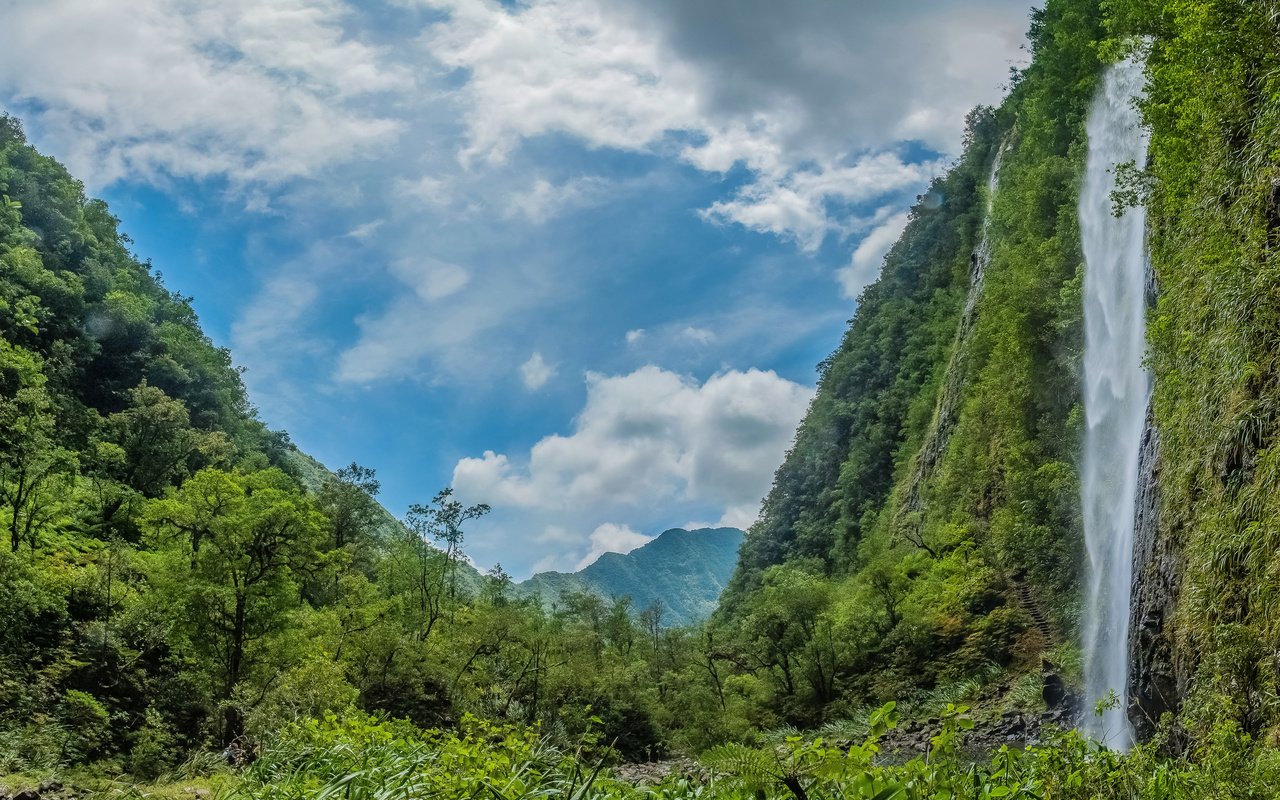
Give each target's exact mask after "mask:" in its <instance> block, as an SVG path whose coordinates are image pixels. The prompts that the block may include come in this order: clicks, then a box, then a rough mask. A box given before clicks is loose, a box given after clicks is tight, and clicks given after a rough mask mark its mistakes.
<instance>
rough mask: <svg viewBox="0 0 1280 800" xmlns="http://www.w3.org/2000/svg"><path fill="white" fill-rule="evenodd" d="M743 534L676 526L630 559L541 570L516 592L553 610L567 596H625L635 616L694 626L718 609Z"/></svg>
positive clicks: (611, 556)
mask: <svg viewBox="0 0 1280 800" xmlns="http://www.w3.org/2000/svg"><path fill="white" fill-rule="evenodd" d="M742 536H743V533H742V531H740V530H738V529H737V528H700V529H698V530H693V531H686V530H683V529H681V528H672V529H671V530H668V531H664V532H663V533H662V534H660V535H659V536H657V537H655V538H654V539H653V541H651V542H648V543H647V544H645V545H644V546H642V547H639V548H637V549H635V550H632V551H631V552H630V553H627V554H626V555H623V554H621V553H605V554H603V555H601V556H600V558H599V559H597V560H596V561H594V562H592V563H591V564H588V565H587V566H586V567H583V568H582V569H580V570H578V571H577V572H540V573H538V574H537V575H534V576H533V577H532V578H530V579H529V580H527V581H523V582H521V583H519V584H516V586H515V589H516V591H517V592H518V593H519V594H520V595H522V596H531V597H536V598H538V599H539V600H540V601H541V602H542V604H543V605H544V606H551V607H554V606H555V605H556V604H557V603H558V602H559V601H560V598H561V596H562V595H564V594H566V593H575V592H592V593H594V594H597V595H599V596H601V597H604V598H610V599H612V598H622V597H626V598H629V599H630V601H631V607H632V608H633V609H634V610H635V611H636V612H637V613H639V612H641V611H645V610H648V611H649V612H650V613H651V614H652V613H654V612H655V611H656V612H657V615H658V620H657V621H658V623H659V624H661V625H663V626H667V627H672V626H676V627H678V626H684V625H695V624H697V623H700V622H702V621H704V620H706V619H707V618H708V617H710V616H711V612H713V611H715V609H716V603H717V601H718V600H719V597H720V592H721V591H723V590H724V586H725V584H726V583H727V582H728V580H729V576H730V575H731V574H732V573H733V569H734V565H736V564H737V561H738V547H739V546H740V545H741V544H742ZM655 604H656V605H655Z"/></svg>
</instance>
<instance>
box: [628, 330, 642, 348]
mask: <svg viewBox="0 0 1280 800" xmlns="http://www.w3.org/2000/svg"><path fill="white" fill-rule="evenodd" d="M644 337H645V330H644V328H635V329H633V330H629V331H627V335H626V340H627V344H629V345H637V344H640V341H641V340H642V339H644Z"/></svg>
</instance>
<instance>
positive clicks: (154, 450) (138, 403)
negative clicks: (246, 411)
mask: <svg viewBox="0 0 1280 800" xmlns="http://www.w3.org/2000/svg"><path fill="white" fill-rule="evenodd" d="M128 399H129V405H128V407H127V408H125V409H124V410H123V411H119V412H116V413H115V414H112V415H110V416H109V417H107V424H106V430H107V434H108V437H109V439H110V441H111V442H112V443H114V444H116V445H119V446H120V448H121V449H122V450H123V451H124V459H123V461H122V462H121V463H119V464H118V465H117V470H118V475H117V476H116V477H118V479H119V480H120V481H121V482H122V483H124V484H126V485H128V486H130V487H132V488H134V489H136V490H137V491H139V492H142V494H144V495H146V496H147V497H158V496H159V495H160V494H162V493H163V492H164V490H165V489H166V488H168V487H169V486H171V485H173V484H176V483H180V482H181V481H182V480H183V479H184V478H186V477H187V475H188V474H190V470H191V468H192V467H193V466H195V467H197V468H198V467H200V466H206V465H213V464H216V463H218V462H219V461H222V460H224V459H225V457H226V456H227V455H229V454H230V450H231V443H230V441H229V440H228V439H227V437H226V434H223V433H221V432H215V433H205V432H203V431H198V430H195V429H194V428H192V427H191V416H190V414H189V413H188V412H187V406H186V404H184V403H183V402H182V401H181V400H174V399H173V398H171V397H169V396H168V395H167V394H165V393H164V391H163V390H161V389H159V388H158V387H155V386H148V385H147V383H146V382H145V381H144V382H143V383H141V384H139V385H137V386H135V387H134V388H132V389H130V390H129V392H128Z"/></svg>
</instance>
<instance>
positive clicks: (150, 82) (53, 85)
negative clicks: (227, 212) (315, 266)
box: [0, 0, 414, 205]
mask: <svg viewBox="0 0 1280 800" xmlns="http://www.w3.org/2000/svg"><path fill="white" fill-rule="evenodd" d="M4 14H5V20H4V25H3V26H2V27H0V91H4V92H5V93H6V94H7V95H8V96H9V97H10V98H12V99H14V100H16V101H17V102H19V103H25V102H32V103H35V104H37V105H38V107H39V109H40V110H39V112H38V113H37V119H38V122H39V125H40V127H41V129H42V131H43V133H44V136H45V137H46V139H47V140H49V141H51V142H53V143H54V144H55V147H56V150H57V151H58V152H59V154H60V155H61V157H62V158H63V159H64V160H65V161H67V162H68V165H69V166H70V168H71V170H72V172H73V173H75V174H76V175H78V176H80V177H82V178H84V179H86V180H87V181H88V182H89V183H90V184H91V185H95V186H101V185H105V184H108V183H110V182H112V181H114V180H117V179H119V178H121V177H124V176H126V175H127V176H129V177H130V178H131V179H133V180H145V179H148V178H151V179H155V180H163V179H164V178H165V177H166V176H176V177H190V178H206V177H227V178H229V179H230V180H231V181H232V182H233V183H234V184H238V185H245V184H248V183H251V182H266V183H274V182H279V181H283V180H287V179H290V178H295V177H305V176H312V175H315V174H316V173H317V172H318V171H320V170H322V169H324V168H325V167H327V166H330V165H333V164H337V163H342V162H345V161H349V160H353V159H361V158H365V157H367V156H368V155H369V154H371V153H377V152H379V151H382V150H383V149H384V148H385V147H386V146H387V145H389V144H391V143H392V142H394V140H395V139H396V137H397V135H398V134H399V133H400V132H401V131H403V129H404V125H403V123H402V122H401V121H400V120H398V119H396V118H395V117H394V116H393V115H392V114H388V113H383V112H380V111H374V110H371V109H372V105H373V101H375V100H377V99H378V98H381V97H383V96H386V95H388V94H390V93H405V92H408V91H410V90H411V89H412V88H413V85H414V81H413V79H412V77H411V75H410V73H409V72H408V71H407V70H406V69H404V68H403V67H400V66H398V65H396V64H394V63H391V62H390V60H389V58H388V54H387V53H386V52H384V51H383V50H380V49H378V48H375V47H372V46H370V45H368V44H365V43H363V42H361V41H359V40H357V39H355V38H351V37H348V36H347V35H346V33H345V30H344V27H343V26H344V21H345V18H346V17H347V16H348V14H349V10H348V8H347V6H346V5H344V4H343V3H341V2H338V0H278V2H272V3H265V4H264V3H259V2H255V1H254V0H227V1H226V2H219V3H200V4H192V3H186V2H180V0H135V2H131V3H129V4H128V10H127V12H124V11H123V10H122V8H121V7H119V6H118V5H117V4H115V3H111V2H105V1H104V0H45V1H44V2H40V3H17V4H9V5H8V7H7V8H6V10H5V12H4ZM256 202H258V203H259V205H260V199H259V200H258V201H256Z"/></svg>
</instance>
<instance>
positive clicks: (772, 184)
mask: <svg viewBox="0 0 1280 800" xmlns="http://www.w3.org/2000/svg"><path fill="white" fill-rule="evenodd" d="M943 167H944V165H943V163H942V162H937V161H929V162H917V163H906V162H904V161H903V160H902V158H901V157H900V156H898V155H897V154H895V153H878V154H875V155H869V156H865V157H863V158H862V159H860V160H859V161H858V162H857V163H855V164H853V165H852V166H843V165H840V164H827V165H825V166H821V167H818V168H813V169H806V170H803V171H799V172H794V173H791V174H787V175H784V176H782V177H776V178H775V177H769V178H761V179H759V180H757V181H756V182H755V183H753V184H751V185H749V186H747V187H745V188H744V189H742V190H741V191H739V193H738V194H737V195H736V196H735V197H734V198H733V199H731V200H720V201H717V202H716V203H714V204H712V205H711V207H710V208H708V209H707V210H706V211H705V212H703V214H704V216H705V217H707V218H709V219H713V220H721V221H726V222H737V223H738V224H740V225H743V226H745V227H747V228H750V229H752V230H756V231H760V232H762V233H772V234H776V235H778V236H784V237H789V238H792V239H794V240H795V241H796V243H797V244H799V245H800V247H801V248H802V249H804V250H809V251H813V250H816V249H818V247H820V246H821V245H822V242H823V240H824V239H825V238H826V237H827V235H828V234H829V233H832V232H838V231H840V230H841V223H840V221H839V220H837V219H834V218H833V217H832V216H831V214H830V213H829V211H828V204H829V203H843V204H859V203H866V202H868V201H872V200H876V199H878V198H881V197H884V196H885V195H888V194H892V193H895V192H900V191H902V190H904V189H909V188H911V187H914V186H921V185H923V184H924V183H926V182H927V181H928V180H929V179H930V178H931V177H933V176H934V175H935V174H937V173H938V172H939V171H941V170H942V169H943Z"/></svg>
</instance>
